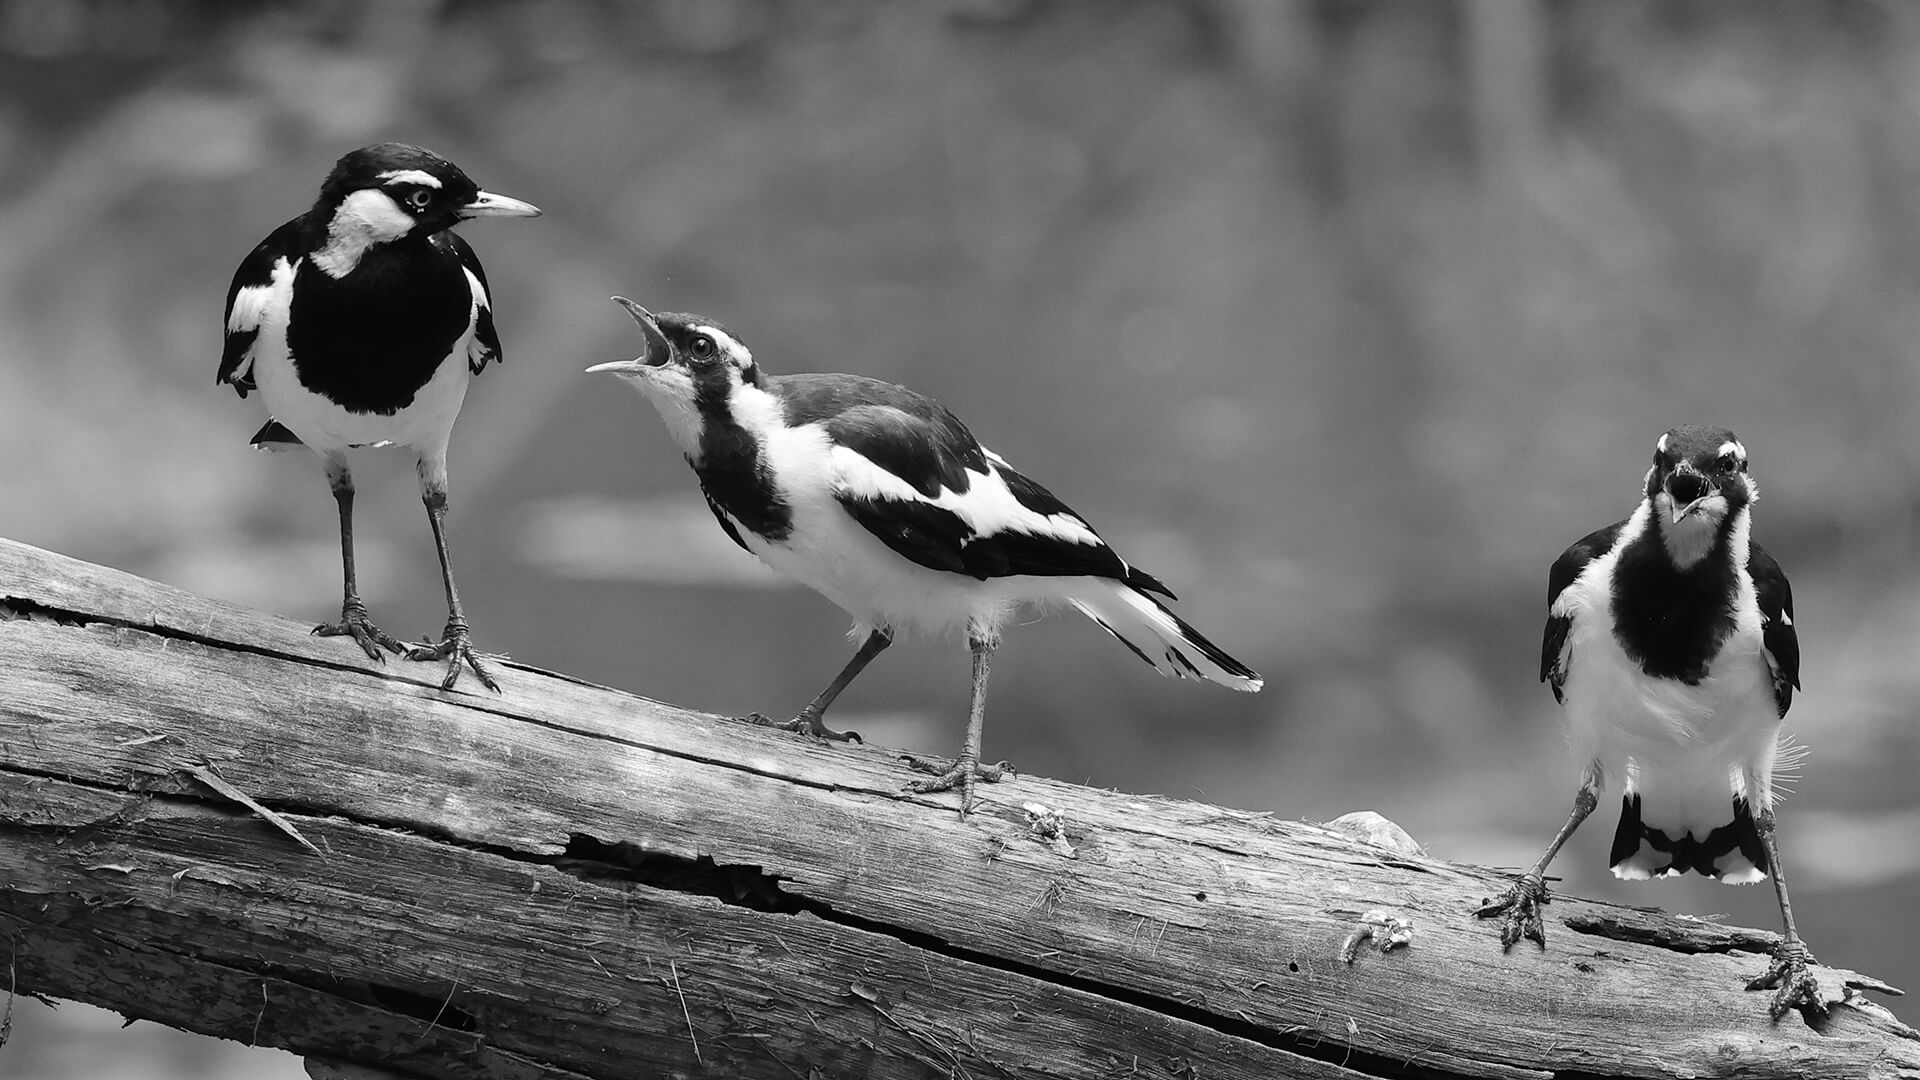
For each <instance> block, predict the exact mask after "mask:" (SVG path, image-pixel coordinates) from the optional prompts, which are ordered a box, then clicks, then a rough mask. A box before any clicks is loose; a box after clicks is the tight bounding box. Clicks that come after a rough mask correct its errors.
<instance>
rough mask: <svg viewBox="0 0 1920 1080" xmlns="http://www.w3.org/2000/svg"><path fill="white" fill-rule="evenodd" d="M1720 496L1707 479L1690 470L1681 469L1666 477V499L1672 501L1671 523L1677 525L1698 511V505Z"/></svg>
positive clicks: (1717, 489) (1718, 491)
mask: <svg viewBox="0 0 1920 1080" xmlns="http://www.w3.org/2000/svg"><path fill="white" fill-rule="evenodd" d="M1718 494H1720V489H1719V488H1717V487H1715V486H1713V485H1712V484H1711V483H1709V482H1708V481H1707V478H1706V477H1704V476H1701V475H1700V474H1699V473H1697V472H1694V471H1692V470H1690V469H1684V468H1683V469H1682V470H1681V471H1678V472H1675V473H1674V474H1673V475H1672V476H1669V477H1667V498H1669V499H1671V500H1672V501H1673V523H1674V524H1675V525H1678V524H1679V523H1680V522H1681V521H1682V520H1684V519H1685V518H1686V516H1687V515H1688V514H1691V513H1693V512H1694V511H1695V510H1698V509H1700V504H1702V503H1704V502H1706V501H1707V500H1708V499H1711V498H1713V497H1714V496H1715V495H1718Z"/></svg>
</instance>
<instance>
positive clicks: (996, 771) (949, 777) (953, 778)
mask: <svg viewBox="0 0 1920 1080" xmlns="http://www.w3.org/2000/svg"><path fill="white" fill-rule="evenodd" d="M900 760H901V761H904V762H906V763H907V767H908V768H910V769H913V770H914V771H915V772H923V773H931V774H933V778H932V779H931V780H914V781H912V782H910V783H909V784H907V787H906V790H908V791H910V792H912V793H914V794H916V795H926V794H930V793H932V792H936V791H952V790H953V789H955V788H959V789H960V820H962V821H965V820H966V818H967V813H968V812H969V811H971V810H972V809H973V804H974V799H973V788H974V785H975V784H976V783H978V782H985V783H989V784H997V783H999V782H1000V780H1001V778H1002V777H1005V776H1007V775H1009V774H1011V773H1012V772H1013V766H1012V765H1011V764H1009V763H1007V762H1005V761H1002V762H997V763H995V764H993V765H982V764H980V763H979V762H978V761H976V760H974V759H972V758H970V757H967V756H966V755H964V754H963V755H961V756H960V757H959V758H957V759H955V760H953V761H948V760H947V759H945V758H923V757H920V756H919V755H917V754H901V755H900Z"/></svg>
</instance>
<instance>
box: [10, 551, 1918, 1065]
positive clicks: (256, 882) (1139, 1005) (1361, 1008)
mask: <svg viewBox="0 0 1920 1080" xmlns="http://www.w3.org/2000/svg"><path fill="white" fill-rule="evenodd" d="M501 673H502V685H503V687H504V689H505V693H504V694H502V695H499V696H495V695H492V694H488V693H485V692H484V691H482V692H481V693H480V694H478V695H476V694H472V693H468V692H465V690H464V689H463V690H457V691H455V692H452V693H446V692H442V691H440V690H438V689H437V688H436V687H435V681H436V677H437V674H438V671H437V668H436V667H435V666H434V665H430V664H409V663H405V662H400V661H395V662H392V663H389V664H387V665H384V666H382V665H378V664H374V663H372V662H370V661H367V660H366V659H365V658H364V656H362V655H361V654H360V653H359V652H358V650H356V649H353V648H351V647H350V646H348V647H342V646H341V643H340V642H339V641H337V640H331V639H321V638H313V637H310V636H308V634H307V633H306V627H305V626H302V625H298V624H295V623H292V622H289V621H287V620H284V619H280V618H277V617H273V616H268V615H263V614H260V613H256V612H250V611H245V610H241V609H237V608H232V607H229V606H227V605H223V604H219V603H216V602H213V601H210V600H207V599H204V598H201V597H197V596H193V595H191V594H188V593H184V592H181V591H179V590H175V589H171V588H168V587H166V586H164V585H159V584H156V583H153V582H149V581H144V580H142V579H139V578H137V577H133V576H131V575H127V574H124V573H121V572H119V571H115V570H112V569H109V568H105V567H99V566H92V565H88V564H85V563H80V562H76V561H74V560H70V559H66V558H64V557H61V556H58V555H54V554H50V553H47V552H44V551H39V550H36V549H33V548H29V547H25V546H23V545H18V544H14V543H11V542H8V541H0V931H4V933H5V935H6V937H7V939H8V942H9V947H10V948H11V949H12V953H13V962H14V965H15V969H16V971H17V978H18V980H19V987H20V989H21V990H22V991H31V992H35V993H43V994H49V995H54V996H61V997H72V998H79V999H82V1000H87V1001H91V1002H94V1003H97V1004H101V1005H104V1006H106V1007H109V1008H113V1009H117V1010H120V1011H122V1012H125V1013H127V1014H128V1015H130V1016H140V1017H145V1018H150V1019H154V1020H158V1021H160V1022H163V1023H167V1024H171V1025H174V1026H177V1027H183V1028H187V1029H189V1030H194V1031H202V1032H206V1033H208V1034H214V1035H220V1036H224V1037H228V1038H236V1039H241V1040H243V1041H252V1042H257V1043H259V1044H262V1045H274V1046H284V1047H287V1048H288V1049H291V1050H295V1051H297V1052H300V1053H306V1054H313V1055H321V1056H325V1057H328V1058H331V1059H336V1060H343V1061H356V1062H361V1063H365V1064H372V1065H379V1066H382V1067H384V1068H388V1069H391V1070H395V1071H397V1072H401V1073H405V1074H411V1075H417V1076H422V1077H442V1076H445V1077H489V1078H490V1077H512V1078H518V1077H531V1076H557V1077H613V1076H622V1077H624V1076H636V1075H641V1076H647V1075H717V1076H718V1075H724V1076H742V1077H762V1076H765V1077H793V1076H799V1077H813V1076H822V1077H835V1076H883V1077H913V1076H982V1077H985V1076H1035V1077H1120V1076H1143V1077H1146V1076H1166V1077H1188V1078H1192V1077H1206V1078H1208V1080H1212V1078H1216V1077H1247V1078H1256V1077H1271V1076H1300V1077H1316V1078H1317V1077H1366V1076H1442V1077H1450V1076H1475V1077H1541V1078H1545V1077H1551V1076H1556V1075H1557V1076H1565V1077H1573V1076H1580V1077H1586V1076H1632V1077H1656V1076H1662V1077H1664V1076H1736V1075H1737V1076H1744V1077H1800V1076H1819V1077H1854V1076H1859V1077H1894V1076H1909V1077H1920V1036H1917V1035H1916V1033H1915V1032H1913V1031H1912V1030H1911V1029H1908V1028H1906V1027H1904V1026H1903V1025H1901V1024H1899V1023H1898V1022H1897V1021H1895V1020H1894V1019H1893V1017H1892V1016H1891V1015H1890V1014H1888V1013H1887V1012H1886V1011H1885V1010H1883V1009H1880V1008H1878V1007H1877V1006H1873V1005H1871V1004H1868V1003H1867V1002H1866V999H1865V998H1864V997H1862V996H1861V995H1860V994H1859V992H1858V989H1859V988H1861V987H1869V986H1876V985H1877V984H1876V983H1874V982H1873V980H1871V979H1867V978H1865V977H1863V976H1859V975H1856V974H1855V973H1853V972H1849V971H1844V970H1840V969H1834V968H1821V969H1819V970H1818V972H1817V974H1818V975H1819V977H1820V980H1821V983H1822V986H1823V988H1825V989H1826V990H1827V991H1829V992H1830V994H1831V995H1832V996H1833V997H1834V998H1835V1000H1836V1002H1838V1001H1839V1000H1840V999H1841V998H1842V997H1845V998H1846V1000H1847V1002H1848V1003H1847V1004H1836V1007H1835V1008H1834V1009H1833V1011H1832V1019H1831V1021H1830V1022H1829V1023H1828V1024H1827V1025H1826V1026H1825V1028H1824V1029H1823V1030H1822V1031H1818V1032H1816V1031H1814V1030H1812V1029H1811V1028H1809V1027H1808V1026H1807V1025H1806V1024H1805V1023H1804V1022H1803V1021H1801V1020H1800V1019H1799V1018H1798V1017H1797V1016H1790V1017H1788V1018H1787V1019H1786V1020H1784V1021H1782V1022H1780V1023H1778V1024H1775V1023H1772V1022H1770V1021H1769V1020H1768V1019H1767V1015H1766V1009H1765V999H1764V995H1760V994H1750V993H1747V992H1745V991H1744V990H1742V986H1743V985H1744V983H1745V981H1746V979H1747V978H1748V977H1750V976H1751V975H1752V974H1754V973H1756V972H1757V971H1759V970H1760V969H1761V968H1763V967H1764V966H1765V956H1764V955H1763V954H1764V950H1765V949H1767V948H1769V947H1770V946H1771V945H1772V943H1773V941H1774V940H1775V939H1774V936H1773V935H1772V934H1770V933H1766V932H1762V931H1756V930H1746V929H1739V928H1726V927H1719V926H1717V925H1715V924H1712V923H1706V922H1701V921H1697V920H1684V919H1675V918H1671V917H1668V916H1664V915H1660V914H1658V913H1651V912H1645V911H1639V910H1635V909H1625V908H1619V907H1614V906H1610V905H1604V904H1598V903H1592V902H1588V901H1583V900H1578V899H1573V898H1557V899H1556V900H1555V902H1554V903H1553V904H1552V905H1551V906H1550V907H1548V908H1547V909H1546V913H1547V915H1548V947H1547V948H1546V949H1545V950H1541V949H1538V948H1535V947H1532V946H1526V947H1524V948H1516V949H1515V950H1514V951H1513V952H1512V953H1510V954H1502V952H1501V951H1500V948H1499V945H1498V942H1497V940H1496V935H1495V933H1494V932H1493V929H1492V928H1491V927H1490V926H1489V925H1487V924H1485V923H1481V922H1478V921H1477V920H1475V919H1474V918H1473V917H1472V916H1471V914H1470V912H1471V909H1472V907H1473V906H1474V905H1475V904H1476V903H1477V902H1478V901H1479V900H1480V899H1481V898H1482V897H1484V896H1487V895H1489V894H1491V893H1493V892H1495V891H1497V890H1498V889H1499V888H1502V887H1504V885H1505V881H1504V879H1502V878H1501V877H1500V876H1498V875H1495V874H1492V873H1490V872H1487V871H1484V870H1481V869H1477V868H1473V867H1464V866H1456V865H1452V864H1448V863H1445V862H1441V861H1438V860H1434V859H1430V858H1427V857H1425V856H1421V855H1417V854H1413V855H1409V854H1404V853H1401V852H1398V851H1394V850H1391V849H1388V848H1384V847H1374V846H1371V845H1368V844H1363V843H1359V842H1356V841H1354V840H1352V839H1349V838H1348V837H1347V836H1345V835H1342V834H1341V833H1339V832H1337V831H1333V830H1329V829H1326V828H1323V827H1320V826H1316V825H1311V824H1307V823H1303V822H1289V821H1280V820H1276V819H1274V818H1272V817H1270V816H1268V815H1261V814H1252V813H1246V812H1242V811H1236V810H1230V809H1226V808H1222V807H1216V806H1208V805H1204V804H1200V803H1194V802H1186V801H1181V800H1172V799H1163V798H1149V797H1140V796H1130V795H1126V794H1120V793H1114V792H1104V791H1094V790H1090V789H1086V788H1082V787H1076V786H1073V785H1069V784H1062V783H1058V782H1055V781H1051V780H1046V779H1041V778H1035V777H1028V776H1020V777H1017V778H1014V779H1011V780H1009V781H1007V782H1004V783H1001V784H998V785H993V786H991V787H988V788H985V789H983V795H984V796H985V800H986V801H985V803H984V804H983V805H982V807H981V808H980V810H979V811H978V812H977V813H976V814H975V815H974V816H973V817H971V818H969V819H967V820H966V821H964V822H962V821H960V820H958V819H957V818H956V816H955V815H954V814H953V812H952V803H951V800H950V799H949V798H947V797H943V796H931V797H929V796H917V795H907V794H903V793H902V792H901V784H902V781H903V774H902V772H901V771H900V769H899V767H898V764H897V762H896V761H895V759H894V756H893V754H892V753H891V752H889V751H886V750H883V749H881V748H877V747H845V746H825V745H821V744H816V743H811V742H807V741H803V740H800V739H798V738H796V737H794V736H791V735H786V734H783V733H779V732H772V731H768V730H766V729H761V728H756V727H753V726H751V725H748V724H744V723H739V722H736V721H730V720H727V719H724V718H720V717H714V716H709V715H705V714H700V713H694V712H689V711H687V710H683V709H679V708H676V707H673V706H670V705H664V704H660V703H657V702H652V701H648V700H646V699H644V698H639V697H634V696H632V695H629V694H625V693H621V692H619V691H615V690H610V689H607V688H604V687H597V686H593V685H590V684H587V683H583V682H580V681H578V680H572V679H568V678H566V677H564V676H559V675H553V674H550V673H546V672H540V671H537V670H534V669H531V668H526V667H523V666H518V665H513V664H503V665H502V668H501ZM197 774H211V775H213V776H214V777H216V778H217V779H218V780H219V781H221V782H222V783H224V784H227V785H230V786H231V787H232V788H234V789H236V790H237V791H239V792H241V793H244V794H245V795H246V796H247V797H249V798H250V799H252V800H254V801H256V802H257V803H258V804H259V805H260V806H261V807H262V808H264V809H267V810H270V811H272V812H273V813H274V814H276V815H278V816H279V817H280V818H281V819H282V821H283V822H284V824H286V825H288V826H290V827H291V828H292V829H294V830H295V831H296V832H297V833H298V834H299V835H300V836H301V837H303V838H304V839H305V840H307V841H309V842H310V843H312V844H313V845H314V846H315V847H316V848H317V849H318V850H319V851H320V852H321V853H322V854H319V855H316V854H313V853H311V852H309V851H307V850H305V849H303V848H302V847H300V846H299V845H298V844H296V843H295V842H294V841H293V840H292V839H290V838H289V836H288V834H287V833H286V832H284V831H281V830H280V829H278V828H276V827H275V826H274V825H272V824H269V823H268V822H267V821H264V820H262V819H261V817H260V816H259V815H257V814H255V813H253V812H252V811H251V810H249V809H248V808H247V807H245V806H243V805H241V804H240V803H238V802H235V801H233V800H230V799H228V798H226V797H223V796H222V795H221V794H219V793H218V792H217V791H216V790H214V788H212V787H209V785H208V784H207V783H206V782H205V781H204V775H201V776H198V777H197ZM1027 803H1039V804H1042V805H1044V806H1045V807H1047V808H1049V809H1050V810H1052V811H1053V812H1054V813H1055V814H1056V815H1058V817H1059V819H1060V820H1061V821H1062V822H1064V825H1065V836H1066V840H1067V842H1068V844H1069V845H1070V846H1071V850H1072V854H1071V855H1068V854H1066V851H1067V849H1066V848H1065V847H1063V846H1061V845H1059V844H1057V843H1054V842H1052V841H1050V840H1049V839H1048V838H1046V837H1044V836H1041V835H1040V834H1039V833H1038V832H1037V831H1036V830H1035V829H1033V828H1032V827H1031V823H1030V821H1029V817H1028V814H1027V812H1026V811H1025V810H1024V809H1023V805H1024V804H1027ZM1325 809H1326V810H1327V811H1328V814H1327V816H1329V817H1330V816H1332V815H1333V814H1334V813H1337V812H1338V811H1340V810H1344V809H1349V808H1346V807H1328V808H1325ZM1376 908H1378V909H1385V910H1387V911H1389V912H1391V913H1393V914H1395V915H1399V916H1402V917H1405V918H1408V919H1410V920H1412V922H1413V925H1414V928H1415V932H1414V938H1413V941H1412V944H1411V946H1410V947H1407V948H1402V949H1396V950H1394V951H1391V952H1386V953H1382V952H1379V951H1376V950H1375V949H1373V948H1371V947H1364V948H1363V949H1362V950H1361V952H1360V953H1359V955H1358V957H1357V959H1356V962H1355V963H1353V964H1351V965H1348V964H1344V963H1341V962H1340V961H1339V959H1338V954H1339V951H1340V946H1341V943H1342V941H1343V940H1344V939H1345V938H1346V937H1347V935H1348V934H1349V932H1350V931H1351V930H1352V928H1353V926H1354V924H1355V921H1356V919H1357V918H1358V917H1359V916H1360V915H1361V913H1363V912H1366V911H1369V910H1372V909H1376ZM1850 988H1851V989H1850ZM0 1055H4V1050H0Z"/></svg>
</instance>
